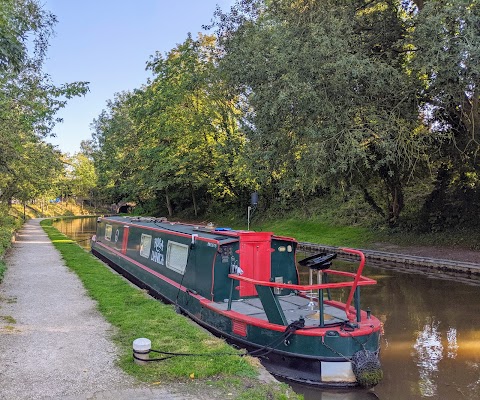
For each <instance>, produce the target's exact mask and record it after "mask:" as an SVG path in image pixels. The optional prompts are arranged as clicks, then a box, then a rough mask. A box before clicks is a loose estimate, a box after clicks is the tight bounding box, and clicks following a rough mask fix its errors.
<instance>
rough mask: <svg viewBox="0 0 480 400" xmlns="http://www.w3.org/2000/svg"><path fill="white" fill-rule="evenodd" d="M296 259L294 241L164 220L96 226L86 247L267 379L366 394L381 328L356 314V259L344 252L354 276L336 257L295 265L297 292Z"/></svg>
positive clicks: (362, 282) (110, 220)
mask: <svg viewBox="0 0 480 400" xmlns="http://www.w3.org/2000/svg"><path fill="white" fill-rule="evenodd" d="M296 250H297V242H296V240H295V239H292V238H289V237H283V236H277V235H274V234H273V233H272V232H254V231H243V230H232V229H230V228H215V227H212V226H208V225H207V226H198V225H193V224H183V223H176V222H169V221H167V220H166V219H165V218H147V217H116V216H115V217H102V218H99V219H98V221H97V231H96V235H95V236H94V237H93V238H92V252H93V254H94V255H95V256H97V257H99V258H100V259H102V260H104V261H105V262H106V263H108V264H109V265H110V266H111V267H113V268H114V269H116V270H117V271H118V272H120V273H121V274H123V275H124V276H126V277H127V278H129V279H130V280H132V281H133V282H134V283H136V284H138V285H139V286H141V287H143V288H147V289H148V290H149V291H150V292H151V293H152V294H153V295H155V296H157V297H160V298H161V299H162V300H164V301H166V302H169V303H173V304H175V307H176V308H177V311H179V312H181V313H184V314H185V315H187V316H188V317H190V318H191V319H192V320H194V321H195V322H197V323H198V324H200V325H201V326H203V327H205V328H206V329H208V330H209V331H210V332H212V333H213V334H215V335H217V336H219V337H222V338H225V339H226V340H227V341H228V342H229V343H231V344H234V345H236V346H239V347H242V348H244V349H246V350H247V351H248V353H249V354H251V355H252V356H256V357H258V358H259V359H260V360H261V362H262V364H263V365H264V366H265V367H266V368H267V370H268V371H269V372H270V373H272V374H273V375H274V376H277V377H279V378H283V379H286V380H290V381H295V382H299V383H303V384H309V385H318V386H325V387H352V386H358V385H360V386H362V387H372V386H374V385H375V384H377V383H378V382H379V381H380V380H381V378H382V370H381V366H380V362H379V348H380V337H381V332H382V324H381V322H380V321H379V320H378V319H377V318H376V317H374V316H373V315H371V313H370V310H369V309H367V310H366V311H365V310H362V309H361V308H360V287H361V286H366V285H372V284H375V283H376V282H375V281H374V280H372V279H369V278H367V277H364V276H362V270H363V266H364V263H365V257H364V255H363V254H362V253H361V252H360V251H358V250H353V249H343V250H344V251H347V252H350V253H354V254H356V255H358V259H359V264H358V267H357V270H356V272H346V271H339V270H334V269H332V268H330V267H331V265H332V260H333V259H334V258H335V256H336V255H335V254H318V255H315V256H312V257H308V258H306V259H304V260H301V261H299V262H298V263H299V264H300V265H303V266H304V267H305V268H308V270H309V271H310V275H309V277H310V279H309V282H308V284H301V283H300V282H299V274H298V269H297V261H296ZM314 278H315V279H314ZM314 280H316V282H315V283H314V282H313V281H314ZM342 298H343V299H344V301H343V302H341V301H339V299H342Z"/></svg>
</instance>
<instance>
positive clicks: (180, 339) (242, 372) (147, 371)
mask: <svg viewBox="0 0 480 400" xmlns="http://www.w3.org/2000/svg"><path fill="white" fill-rule="evenodd" d="M41 225H42V227H43V229H44V230H45V231H46V233H47V234H48V236H49V238H50V239H51V240H52V242H53V244H54V246H55V247H56V248H57V249H58V250H59V251H60V253H61V254H62V257H63V259H64V260H65V263H66V265H67V266H68V267H69V268H70V269H72V270H73V271H74V272H75V273H76V274H77V275H78V276H79V278H80V279H81V281H82V282H83V285H84V286H85V288H86V290H87V292H88V294H89V295H90V296H91V297H92V298H93V299H94V300H95V301H96V302H97V304H98V309H99V310H100V312H101V313H102V314H103V316H104V317H105V319H106V320H107V321H108V322H109V323H110V324H112V325H113V326H114V327H115V331H114V334H113V340H114V342H115V343H116V345H117V346H118V348H119V352H120V355H119V360H118V363H119V365H120V367H121V368H122V369H124V370H125V371H126V372H127V373H129V374H131V375H133V376H135V377H136V378H138V379H139V380H142V381H145V382H149V383H152V384H153V383H158V382H161V383H168V382H170V383H172V382H178V381H183V382H188V381H191V380H192V378H191V377H192V376H194V379H195V380H198V379H199V380H200V381H202V380H203V381H205V380H206V379H214V380H220V382H225V386H226V387H229V386H231V385H230V384H229V382H230V381H231V379H232V378H233V377H237V378H236V379H238V377H240V379H241V380H242V381H244V382H245V384H244V386H243V387H240V388H238V389H237V394H238V395H239V394H240V393H243V392H244V391H245V390H246V389H248V390H250V389H252V390H253V388H254V389H255V390H258V391H260V393H262V394H261V395H260V397H258V396H257V395H255V396H257V397H254V396H253V394H252V396H251V397H250V399H251V400H253V399H257V398H258V399H264V398H272V399H282V398H285V397H284V396H285V393H287V391H290V398H295V395H294V394H292V393H291V390H290V389H286V387H285V386H282V385H279V386H278V387H277V388H276V389H275V390H273V389H272V388H271V387H267V386H265V385H262V384H261V383H260V382H259V381H258V380H256V379H255V378H256V376H257V370H256V368H255V367H254V366H253V364H254V363H252V361H251V359H250V358H249V357H239V356H238V355H237V354H238V352H237V351H236V350H234V349H233V348H232V347H230V346H228V345H227V344H226V343H225V342H224V341H222V340H220V339H217V338H214V337H213V336H212V335H210V334H209V333H207V332H205V331H204V330H203V329H201V328H199V327H198V326H196V325H195V324H193V323H192V322H191V321H190V320H188V319H187V318H186V317H183V316H181V315H178V314H176V313H175V311H174V308H173V306H171V305H166V304H163V303H161V302H159V301H157V300H155V299H153V298H151V297H150V296H148V295H147V294H146V293H145V292H144V291H142V290H140V289H138V288H136V287H134V286H132V285H131V284H129V283H128V282H127V281H125V280H124V279H123V278H121V277H120V276H119V275H117V274H114V273H113V272H112V271H111V270H110V269H109V268H108V267H106V266H105V265H104V264H103V263H101V262H100V261H99V260H97V259H96V258H95V257H94V256H93V255H91V254H90V253H87V252H86V251H85V250H83V249H82V248H81V247H79V246H78V245H77V244H76V243H74V242H73V241H72V240H69V239H68V238H67V237H66V236H65V235H63V234H61V233H60V232H58V230H57V229H55V228H54V227H52V220H45V221H42V222H41ZM139 337H146V338H149V339H150V340H151V341H152V348H153V349H157V350H163V351H170V352H182V353H204V354H208V353H214V352H215V353H219V352H221V353H228V354H235V355H228V356H207V357H205V356H204V357H174V358H172V359H169V360H166V361H162V362H156V363H150V364H149V365H148V366H138V365H136V364H135V363H134V362H133V357H132V342H133V340H135V339H136V338H139ZM192 374H193V375H192ZM252 380H253V381H254V382H255V384H254V385H253V386H252V384H251V382H252ZM240 386H242V385H240ZM230 391H231V389H230ZM271 393H273V394H271ZM267 395H268V396H270V397H266V396H267ZM292 396H293V397H292ZM230 398H232V397H230ZM234 398H235V397H234Z"/></svg>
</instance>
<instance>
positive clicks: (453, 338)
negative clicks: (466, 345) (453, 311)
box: [447, 328, 458, 358]
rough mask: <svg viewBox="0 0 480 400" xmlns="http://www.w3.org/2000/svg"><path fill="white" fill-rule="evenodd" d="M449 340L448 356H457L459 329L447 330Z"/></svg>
mask: <svg viewBox="0 0 480 400" xmlns="http://www.w3.org/2000/svg"><path fill="white" fill-rule="evenodd" d="M447 342H448V346H447V349H448V352H447V357H448V358H455V357H456V356H457V350H458V344H457V329H456V328H448V331H447Z"/></svg>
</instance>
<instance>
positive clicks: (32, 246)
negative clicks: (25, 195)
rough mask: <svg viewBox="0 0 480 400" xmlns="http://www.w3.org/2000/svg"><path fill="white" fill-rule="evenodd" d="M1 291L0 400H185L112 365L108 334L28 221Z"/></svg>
mask: <svg viewBox="0 0 480 400" xmlns="http://www.w3.org/2000/svg"><path fill="white" fill-rule="evenodd" d="M6 262H7V266H8V269H7V272H6V275H5V278H4V281H3V283H2V284H1V285H0V399H9V400H10V399H11V400H14V399H29V400H30V399H133V398H135V399H178V400H179V399H185V398H202V397H203V396H202V395H200V396H198V394H196V395H195V397H190V396H187V397H185V395H181V394H174V393H170V392H168V391H167V390H166V389H162V388H160V389H151V388H148V387H145V385H143V386H140V385H138V384H136V383H135V381H134V380H133V378H131V377H129V376H127V375H126V374H124V373H123V372H122V371H121V370H120V369H119V368H118V367H117V366H116V365H115V359H116V356H117V353H116V349H115V347H114V345H113V344H112V342H111V341H110V334H111V330H112V327H111V326H110V325H109V324H108V323H107V322H106V321H105V320H104V319H103V318H102V316H101V315H100V314H99V312H98V311H97V310H96V308H95V303H94V301H93V300H91V299H90V298H89V297H88V296H87V295H86V292H85V290H84V288H83V286H82V284H81V282H80V280H79V279H78V277H77V276H76V275H75V274H74V273H73V272H70V271H69V270H68V269H67V267H65V265H64V263H63V260H62V259H61V257H60V254H59V253H58V252H57V250H56V249H55V248H54V247H53V245H52V243H51V242H50V241H49V239H48V237H47V235H46V234H45V233H44V231H43V229H42V228H41V227H40V226H39V220H30V221H28V222H27V223H26V224H25V225H24V227H23V229H22V230H21V231H20V232H19V235H18V238H17V242H16V243H15V244H14V245H13V249H12V250H11V251H10V252H9V255H8V257H7V259H6Z"/></svg>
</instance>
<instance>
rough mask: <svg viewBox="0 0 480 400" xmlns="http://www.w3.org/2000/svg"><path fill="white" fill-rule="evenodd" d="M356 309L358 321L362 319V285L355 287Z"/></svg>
mask: <svg viewBox="0 0 480 400" xmlns="http://www.w3.org/2000/svg"><path fill="white" fill-rule="evenodd" d="M355 311H356V312H357V322H361V321H362V310H360V286H357V288H356V289H355Z"/></svg>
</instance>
